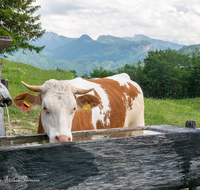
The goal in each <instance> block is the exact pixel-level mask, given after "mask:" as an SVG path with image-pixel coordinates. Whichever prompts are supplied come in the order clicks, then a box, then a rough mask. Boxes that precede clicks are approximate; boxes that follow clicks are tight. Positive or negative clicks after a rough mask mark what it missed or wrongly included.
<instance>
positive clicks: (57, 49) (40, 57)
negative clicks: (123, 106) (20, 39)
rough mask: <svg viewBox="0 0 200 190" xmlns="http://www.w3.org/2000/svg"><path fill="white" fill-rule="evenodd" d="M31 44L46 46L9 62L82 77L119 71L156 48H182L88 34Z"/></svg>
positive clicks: (139, 37)
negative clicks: (101, 69)
mask: <svg viewBox="0 0 200 190" xmlns="http://www.w3.org/2000/svg"><path fill="white" fill-rule="evenodd" d="M32 44H34V45H37V46H43V45H46V47H45V49H44V50H43V51H42V52H41V53H40V54H36V53H31V52H28V51H26V55H25V54H23V53H22V51H19V52H17V53H15V54H14V56H9V60H11V61H16V62H22V63H26V64H30V65H33V66H36V67H39V68H41V69H57V68H59V69H62V70H76V72H77V73H78V75H79V76H81V75H83V74H85V73H89V72H91V71H92V70H93V69H95V68H99V67H103V68H104V69H108V70H110V69H116V68H119V67H123V66H124V65H125V64H130V63H133V62H137V61H138V60H143V59H144V58H145V56H146V55H147V53H148V51H150V50H155V49H162V50H163V49H167V48H171V49H176V50H179V49H180V48H182V47H183V45H180V44H176V43H173V42H168V41H162V40H157V39H151V38H149V37H147V36H144V35H134V36H133V37H124V38H120V37H114V36H110V35H103V36H99V37H98V39H97V40H93V39H92V38H90V37H89V36H88V35H82V36H81V37H80V38H68V37H65V36H59V35H58V34H56V33H53V32H46V34H45V35H44V36H43V37H42V38H41V39H40V40H38V41H36V42H33V43H32Z"/></svg>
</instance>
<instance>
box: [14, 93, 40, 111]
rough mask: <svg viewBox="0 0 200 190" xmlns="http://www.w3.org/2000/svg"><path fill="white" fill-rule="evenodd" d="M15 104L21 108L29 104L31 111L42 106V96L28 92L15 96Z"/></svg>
mask: <svg viewBox="0 0 200 190" xmlns="http://www.w3.org/2000/svg"><path fill="white" fill-rule="evenodd" d="M13 102H14V104H15V105H16V106H19V107H21V106H22V105H23V104H28V105H29V107H30V109H31V108H34V107H35V106H38V105H41V102H42V99H41V94H38V95H33V94H30V93H28V92H24V93H22V94H19V95H17V96H15V98H14V99H13Z"/></svg>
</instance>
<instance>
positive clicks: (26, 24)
mask: <svg viewBox="0 0 200 190" xmlns="http://www.w3.org/2000/svg"><path fill="white" fill-rule="evenodd" d="M33 2H35V0H0V36H10V37H12V39H13V43H12V44H11V45H10V46H8V47H7V48H6V50H4V51H2V52H1V53H5V51H6V53H8V54H12V52H16V51H17V50H19V49H20V48H21V49H23V50H30V51H33V50H34V51H36V52H37V53H39V52H40V51H41V50H42V49H43V48H44V46H42V47H36V46H33V45H31V44H30V42H31V41H35V40H36V39H38V38H40V37H42V35H43V34H44V33H45V30H42V27H41V23H40V22H39V20H40V15H37V16H35V15H33V14H34V13H35V11H37V10H38V9H39V8H40V6H33V5H32V4H33Z"/></svg>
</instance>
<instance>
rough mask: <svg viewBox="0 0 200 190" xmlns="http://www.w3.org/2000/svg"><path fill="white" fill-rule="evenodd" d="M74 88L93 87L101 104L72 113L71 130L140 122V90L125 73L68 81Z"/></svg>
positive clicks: (141, 114)
mask: <svg viewBox="0 0 200 190" xmlns="http://www.w3.org/2000/svg"><path fill="white" fill-rule="evenodd" d="M70 83H72V84H73V85H74V86H75V87H77V88H85V89H88V88H94V89H95V90H94V91H93V92H90V94H93V95H95V96H97V97H99V98H100V99H101V102H102V103H101V104H100V105H99V106H98V107H96V108H93V109H92V110H80V111H77V112H76V113H75V116H74V119H73V123H72V130H73V131H76V130H92V129H104V128H118V127H129V126H143V125H144V102H143V93H142V90H141V88H140V87H139V85H138V84H137V83H135V82H133V81H131V80H130V77H129V76H128V75H127V74H124V73H123V74H119V75H114V76H112V77H107V78H99V79H98V78H97V79H82V78H76V79H73V80H70Z"/></svg>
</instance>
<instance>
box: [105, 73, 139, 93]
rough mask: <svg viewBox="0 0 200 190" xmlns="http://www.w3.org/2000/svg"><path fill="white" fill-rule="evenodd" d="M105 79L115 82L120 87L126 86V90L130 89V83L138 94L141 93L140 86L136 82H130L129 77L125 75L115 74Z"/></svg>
mask: <svg viewBox="0 0 200 190" xmlns="http://www.w3.org/2000/svg"><path fill="white" fill-rule="evenodd" d="M107 78H108V79H112V80H114V81H117V82H118V83H119V85H120V86H127V88H130V86H129V85H128V82H130V83H131V84H132V85H133V86H135V87H136V88H137V89H138V91H139V92H142V90H141V88H140V86H139V85H138V84H137V83H136V82H134V81H132V80H131V79H130V76H129V75H128V74H126V73H121V74H117V75H114V76H111V77H107Z"/></svg>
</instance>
